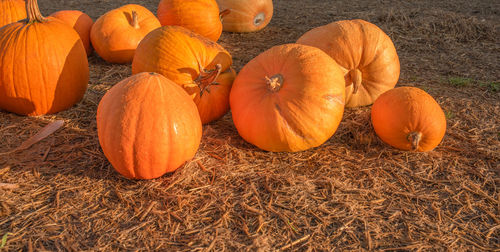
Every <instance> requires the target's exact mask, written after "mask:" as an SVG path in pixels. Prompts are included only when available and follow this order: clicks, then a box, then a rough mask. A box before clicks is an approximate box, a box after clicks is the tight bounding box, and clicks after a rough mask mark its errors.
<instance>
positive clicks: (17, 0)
mask: <svg viewBox="0 0 500 252" xmlns="http://www.w3.org/2000/svg"><path fill="white" fill-rule="evenodd" d="M25 18H26V3H25V2H24V1H23V0H0V27H2V26H4V25H7V24H10V23H14V22H17V21H19V20H22V19H25Z"/></svg>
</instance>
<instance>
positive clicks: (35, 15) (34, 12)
mask: <svg viewBox="0 0 500 252" xmlns="http://www.w3.org/2000/svg"><path fill="white" fill-rule="evenodd" d="M26 14H27V15H28V23H30V24H31V23H34V22H40V23H41V22H45V21H47V19H46V18H44V17H43V16H42V13H40V9H39V8H38V2H37V0H27V1H26Z"/></svg>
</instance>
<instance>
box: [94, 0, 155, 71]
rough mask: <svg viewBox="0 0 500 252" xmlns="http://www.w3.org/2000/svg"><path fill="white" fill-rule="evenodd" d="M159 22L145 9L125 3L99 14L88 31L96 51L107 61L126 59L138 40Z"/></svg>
mask: <svg viewBox="0 0 500 252" xmlns="http://www.w3.org/2000/svg"><path fill="white" fill-rule="evenodd" d="M158 27H160V22H159V21H158V19H157V18H156V17H155V16H154V14H153V13H151V12H150V11H149V10H148V9H146V8H145V7H143V6H141V5H137V4H127V5H124V6H122V7H120V8H117V9H114V10H111V11H108V12H107V13H105V14H104V15H102V16H101V17H99V18H98V19H97V20H96V22H95V24H94V25H93V26H92V29H91V31H90V40H91V41H92V45H93V46H94V49H95V50H96V52H97V54H99V56H101V58H103V59H104V60H105V61H107V62H110V63H121V64H123V63H130V62H131V61H132V59H133V58H134V53H135V49H136V48H137V45H138V44H139V42H140V41H141V40H142V39H143V38H144V36H146V34H148V33H149V32H151V31H152V30H154V29H156V28H158Z"/></svg>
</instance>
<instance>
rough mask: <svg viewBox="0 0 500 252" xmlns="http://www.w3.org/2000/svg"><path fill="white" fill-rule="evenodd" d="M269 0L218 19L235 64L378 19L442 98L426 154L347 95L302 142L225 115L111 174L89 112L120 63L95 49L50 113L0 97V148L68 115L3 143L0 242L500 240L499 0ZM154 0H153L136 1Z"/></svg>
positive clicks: (467, 244) (12, 246) (16, 245)
mask: <svg viewBox="0 0 500 252" xmlns="http://www.w3.org/2000/svg"><path fill="white" fill-rule="evenodd" d="M274 2H275V16H274V17H273V20H272V21H271V23H270V25H269V26H268V27H267V28H266V29H265V30H263V31H261V32H258V33H253V34H233V33H224V34H223V35H222V38H221V40H220V43H221V44H222V45H223V46H224V47H225V48H226V49H227V50H228V51H230V52H231V53H232V54H233V57H234V66H235V68H236V69H237V70H239V69H241V67H242V66H243V65H244V64H245V63H246V62H248V61H249V60H250V59H252V58H253V57H255V56H256V55H258V54H259V53H260V52H262V51H264V50H266V49H268V48H270V47H272V46H274V45H279V44H283V43H291V42H294V41H295V40H296V39H297V38H298V37H299V36H300V35H301V34H303V33H304V32H305V31H307V30H309V29H310V28H313V27H315V26H318V25H323V24H326V23H329V22H331V21H336V20H341V19H353V18H362V19H365V20H368V21H370V22H373V23H375V24H377V25H378V26H380V27H381V28H382V29H383V30H384V31H386V32H387V33H388V34H389V36H390V37H391V38H392V39H393V41H394V43H395V45H396V48H397V50H398V54H399V56H400V61H401V78H400V81H399V84H398V85H409V86H417V87H420V88H423V89H424V90H426V91H427V92H429V93H430V94H431V95H433V96H434V97H435V98H436V100H437V101H438V102H439V104H440V105H441V106H442V107H443V110H444V111H445V113H446V116H447V119H448V129H447V134H446V136H445V138H444V140H443V142H442V143H441V144H440V146H439V147H438V148H436V149H435V150H434V151H432V152H429V153H409V152H402V151H398V150H395V149H393V148H391V147H389V146H387V145H385V144H384V143H382V142H381V141H380V140H379V139H378V138H377V137H376V136H375V135H374V134H373V130H372V128H371V125H370V122H369V120H370V117H369V109H370V108H369V107H368V108H359V109H349V110H347V111H346V113H345V115H344V119H343V121H342V123H341V125H340V128H339V130H338V131H337V132H336V134H335V135H334V136H333V137H332V138H331V139H330V140H329V141H327V142H326V143H325V144H323V145H322V146H320V147H318V148H315V149H312V150H309V151H304V152H300V153H292V154H289V153H268V152H264V151H260V150H258V149H256V148H255V147H253V146H252V145H250V144H248V143H246V142H244V141H243V140H242V139H241V138H240V137H239V136H238V134H237V132H236V129H235V128H234V126H233V124H232V120H231V116H230V114H228V115H226V116H225V117H224V118H223V119H221V120H219V121H216V122H214V123H212V124H210V125H206V126H204V128H203V130H204V136H203V139H202V144H201V147H200V149H199V151H198V153H197V155H196V156H195V158H194V159H193V160H192V161H191V162H189V163H187V164H186V165H185V166H184V167H183V168H182V169H180V170H178V171H177V172H175V173H174V174H170V175H166V176H163V177H162V178H159V179H156V180H152V181H131V180H127V179H124V178H123V177H121V176H119V175H118V174H117V173H116V172H115V171H114V170H113V168H112V167H111V166H110V165H109V163H108V162H107V160H106V159H105V157H104V156H103V154H102V151H101V149H100V147H99V143H98V141H97V135H96V122H95V113H96V109H97V104H98V103H99V100H100V98H101V97H102V95H103V94H104V93H105V92H106V90H108V89H109V88H110V87H111V86H112V85H114V84H115V83H116V82H118V81H119V80H121V79H123V78H125V77H127V76H129V75H130V66H129V65H113V64H108V63H105V62H104V61H102V60H101V59H100V58H99V57H98V56H96V55H95V54H94V55H92V56H91V57H90V58H89V62H90V68H91V79H90V85H89V89H88V91H87V93H86V95H85V98H84V100H83V101H82V102H81V103H79V104H78V105H76V106H74V107H73V108H72V109H70V110H68V111H65V112H62V113H58V114H57V115H51V116H41V117H31V118H28V117H20V116H17V115H13V114H10V113H6V112H0V137H1V138H0V139H1V144H0V152H6V151H9V150H11V149H13V148H15V147H16V146H18V145H19V144H20V143H21V142H22V141H23V140H25V139H27V138H28V137H29V136H31V135H33V134H34V133H35V132H36V131H37V130H39V129H40V128H41V127H43V126H44V125H46V124H47V123H48V122H50V121H52V120H55V119H62V120H64V121H65V122H66V124H65V126H64V128H63V129H62V130H60V131H58V132H56V133H55V134H54V135H53V136H51V137H49V138H47V139H45V140H44V141H42V142H40V143H38V144H36V145H35V146H33V147H32V148H30V149H28V150H25V151H20V152H17V153H14V154H11V155H4V156H0V182H3V183H13V184H17V185H19V187H18V188H14V189H6V188H0V236H4V234H6V233H10V234H9V235H8V236H7V237H6V241H7V243H6V245H5V247H4V249H6V250H19V249H24V250H28V251H30V250H136V249H138V250H146V249H149V250H153V249H173V250H186V251H192V250H207V251H209V250H217V251H220V250H250V251H256V250H260V251H269V250H274V249H290V250H303V251H311V250H312V251H315V250H316V251H323V250H332V249H337V250H339V251H343V250H397V249H401V250H425V251H428V250H430V251H433V250H439V251H441V250H445V249H451V250H469V251H470V250H472V251H487V250H498V249H500V186H499V185H500V169H499V166H500V158H499V153H500V119H499V118H500V117H499V116H500V93H499V89H500V87H499V82H500V68H499V67H498V62H500V60H499V59H500V44H499V41H498V38H499V37H500V36H499V26H498V24H499V23H500V14H499V12H500V3H499V2H495V1H477V0H469V1H453V3H448V2H439V3H436V2H435V1H430V0H429V1H427V0H421V1H412V2H409V1H408V2H407V1H384V0H381V1H366V0H350V1H343V0H339V1H323V2H318V1H298V0H286V1H285V0H282V1H274ZM125 3H132V1H115V0H112V1H111V0H110V1H90V0H82V1H67V0H57V1H56V0H53V1H44V0H41V1H40V5H41V9H42V11H43V13H44V14H46V15H48V14H49V13H51V12H54V11H56V10H60V9H80V10H83V11H85V12H86V13H88V14H89V15H90V16H91V17H92V18H93V19H94V20H95V19H96V18H97V17H98V16H100V15H102V14H103V13H105V12H106V11H107V10H110V9H112V8H115V7H119V6H120V5H122V4H125ZM141 4H142V5H144V6H146V7H148V8H149V9H150V10H152V11H153V12H156V6H157V1H150V0H148V1H141Z"/></svg>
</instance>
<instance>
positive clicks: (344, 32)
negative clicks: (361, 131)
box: [297, 19, 400, 107]
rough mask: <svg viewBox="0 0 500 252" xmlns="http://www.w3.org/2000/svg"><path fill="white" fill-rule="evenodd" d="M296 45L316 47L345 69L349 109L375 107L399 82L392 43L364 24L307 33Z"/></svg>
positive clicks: (343, 24)
mask: <svg viewBox="0 0 500 252" xmlns="http://www.w3.org/2000/svg"><path fill="white" fill-rule="evenodd" d="M297 43H299V44H304V45H310V46H315V47H318V48H320V49H321V50H323V51H324V52H326V53H327V54H328V55H330V56H331V57H332V58H333V59H334V60H335V61H337V63H338V64H339V65H340V66H341V67H342V69H343V71H344V74H345V79H346V84H347V85H348V86H347V87H346V106H347V107H357V106H365V105H370V104H372V103H373V102H374V101H375V100H376V99H377V97H378V96H379V95H381V94H382V93H384V92H385V91H387V90H389V89H391V88H393V87H394V86H395V85H396V83H397V82H398V79H399V67H400V66H399V58H398V55H397V53H396V48H395V47H394V44H393V43H392V41H391V39H390V38H389V36H387V34H385V33H384V32H383V31H382V30H381V29H380V28H378V27H377V26H376V25H374V24H372V23H369V22H366V21H364V20H359V19H356V20H342V21H338V22H334V23H330V24H328V25H324V26H320V27H317V28H314V29H312V30H310V31H308V32H306V33H305V34H304V35H302V37H300V38H299V39H298V40H297Z"/></svg>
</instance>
